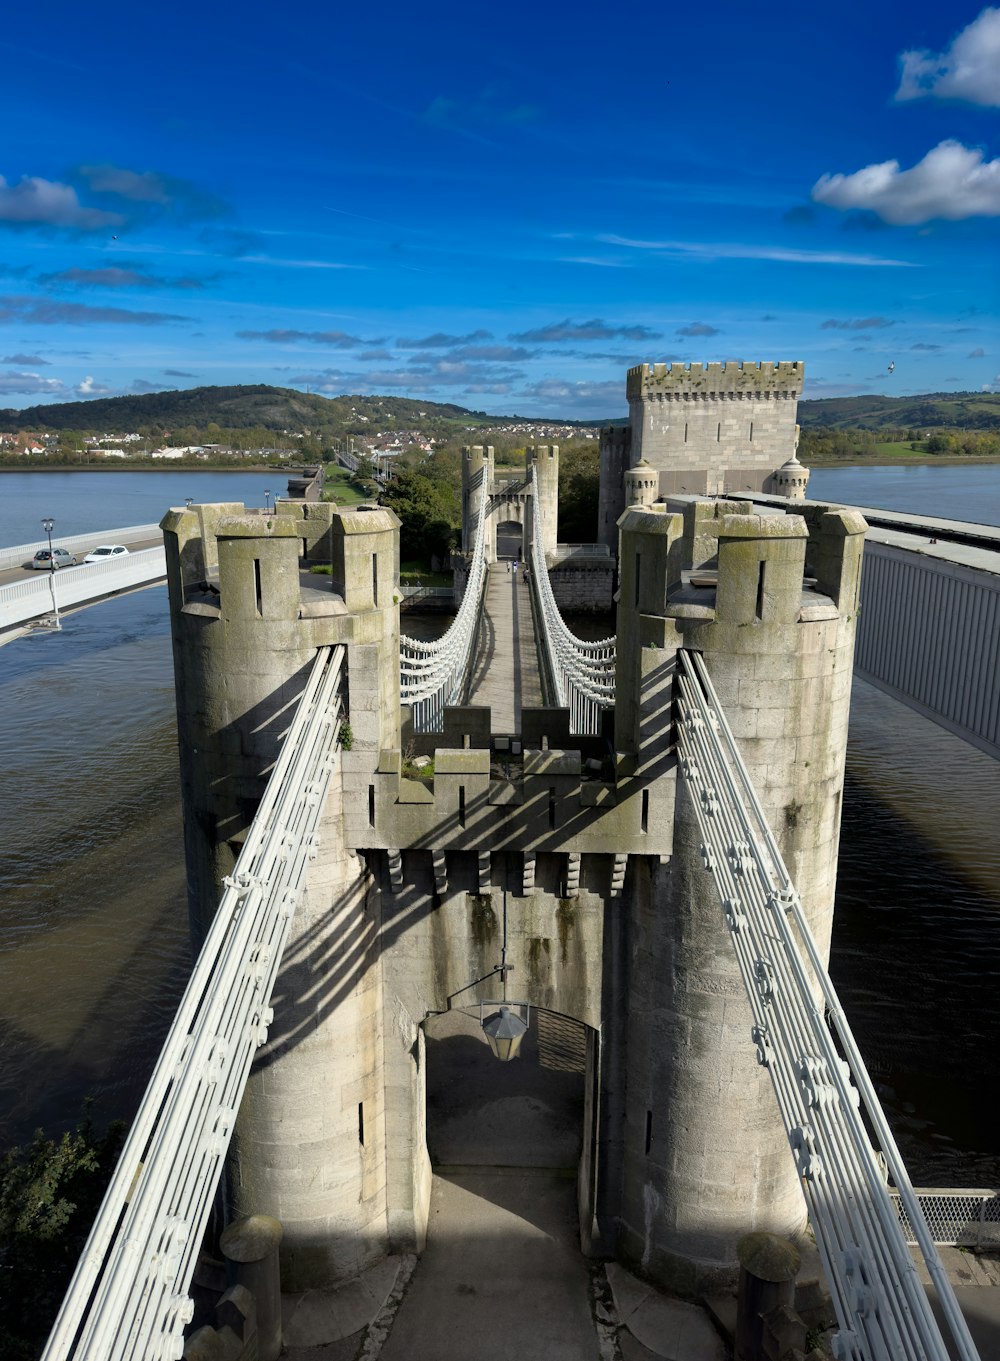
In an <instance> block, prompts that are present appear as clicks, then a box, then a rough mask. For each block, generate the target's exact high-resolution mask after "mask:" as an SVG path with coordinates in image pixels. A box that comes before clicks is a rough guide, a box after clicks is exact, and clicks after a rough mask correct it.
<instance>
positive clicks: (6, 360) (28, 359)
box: [0, 354, 51, 366]
mask: <svg viewBox="0 0 1000 1361" xmlns="http://www.w3.org/2000/svg"><path fill="white" fill-rule="evenodd" d="M50 363H51V360H48V359H43V358H42V357H41V355H37V354H5V355H4V357H3V358H2V359H0V364H30V365H34V366H38V365H44V366H48V365H49V364H50Z"/></svg>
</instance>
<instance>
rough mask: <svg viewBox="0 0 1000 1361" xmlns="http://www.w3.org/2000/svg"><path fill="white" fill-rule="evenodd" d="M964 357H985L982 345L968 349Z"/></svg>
mask: <svg viewBox="0 0 1000 1361" xmlns="http://www.w3.org/2000/svg"><path fill="white" fill-rule="evenodd" d="M965 357H966V359H985V358H986V351H985V350H984V349H983V347H982V345H980V346H978V347H977V348H976V349H975V350H970V351H969V353H968V354H967V355H966V356H965Z"/></svg>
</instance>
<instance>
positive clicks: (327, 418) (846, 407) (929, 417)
mask: <svg viewBox="0 0 1000 1361" xmlns="http://www.w3.org/2000/svg"><path fill="white" fill-rule="evenodd" d="M798 410H799V422H800V424H801V425H802V426H803V428H805V429H840V430H858V429H861V430H884V429H897V430H899V429H903V430H921V431H924V430H931V429H942V428H943V429H951V430H954V429H961V430H995V429H1000V393H996V392H934V393H928V394H926V395H925V396H920V397H884V396H877V397H823V398H819V399H816V400H813V401H802V402H799V408H798ZM514 422H518V423H522V424H525V423H534V424H538V425H542V424H550V425H551V424H558V425H576V426H580V425H589V426H597V425H608V424H612V425H624V424H626V421H625V420H623V419H621V418H618V419H615V420H603V421H602V420H592V421H580V420H570V419H567V418H566V417H560V416H548V417H544V418H543V417H539V416H535V417H524V416H516V415H513V416H497V415H487V413H486V412H484V411H469V410H467V409H466V408H465V407H461V406H456V405H455V404H454V403H452V402H426V401H416V400H414V399H413V398H410V397H377V396H370V397H363V396H343V397H320V396H318V395H317V394H315V393H306V392H297V391H295V390H294V389H292V388H279V387H270V386H268V385H266V384H248V385H246V386H241V387H198V388H186V389H181V390H171V391H169V392H147V393H143V394H142V395H141V396H133V397H97V398H94V399H92V400H91V401H88V402H60V403H57V404H53V405H49V406H30V407H26V408H25V409H24V410H22V411H12V410H6V411H3V410H0V429H5V430H32V431H34V430H38V431H42V430H79V431H95V432H101V431H108V432H114V433H124V432H126V431H129V430H135V431H138V432H139V433H140V434H148V435H157V436H159V435H166V434H167V433H168V432H172V431H176V430H180V429H194V430H197V431H200V432H202V433H204V432H206V431H207V430H208V427H209V426H212V425H214V426H216V427H218V428H219V430H221V431H225V430H249V429H263V430H273V431H275V432H276V433H278V432H280V431H283V430H288V431H302V430H311V431H312V432H313V433H314V434H315V435H316V436H317V437H319V438H335V437H337V436H342V435H365V434H371V433H372V432H373V431H375V430H392V429H393V428H396V429H402V430H410V429H419V430H422V431H424V432H425V433H426V434H428V435H430V436H433V437H436V438H448V437H451V436H454V435H455V434H457V433H458V432H460V431H461V430H462V429H463V428H465V427H468V426H497V425H505V424H511V423H514Z"/></svg>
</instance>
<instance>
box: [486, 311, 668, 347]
mask: <svg viewBox="0 0 1000 1361" xmlns="http://www.w3.org/2000/svg"><path fill="white" fill-rule="evenodd" d="M660 335H661V332H659V331H653V330H651V329H650V328H649V327H648V326H611V325H609V323H608V322H606V321H602V320H601V319H600V318H599V317H594V318H593V319H592V320H590V321H571V320H570V318H569V317H567V318H566V319H565V320H564V321H554V322H551V323H550V324H549V325H548V326H538V327H536V328H535V329H534V330H531V331H520V332H517V333H515V334H513V335H510V336H509V337H508V339H509V340H516V341H523V342H525V343H527V344H546V343H548V344H552V343H554V342H556V341H562V340H571V341H577V342H579V341H583V340H657V339H659V337H660Z"/></svg>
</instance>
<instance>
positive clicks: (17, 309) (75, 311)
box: [0, 297, 191, 326]
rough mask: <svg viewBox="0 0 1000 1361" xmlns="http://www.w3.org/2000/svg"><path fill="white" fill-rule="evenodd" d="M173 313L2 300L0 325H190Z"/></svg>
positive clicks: (32, 300)
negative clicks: (181, 323)
mask: <svg viewBox="0 0 1000 1361" xmlns="http://www.w3.org/2000/svg"><path fill="white" fill-rule="evenodd" d="M190 320H191V318H190V317H183V316H177V315H175V314H174V313H172V312H132V311H130V310H129V309H127V308H125V307H88V306H87V305H86V304H85V303H80V302H49V301H47V300H44V299H41V298H31V297H0V321H18V322H26V323H28V324H29V325H31V326H61V325H69V326H87V325H100V324H102V323H104V324H113V325H117V324H121V325H126V326H160V325H163V324H165V323H166V322H171V321H190Z"/></svg>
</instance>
